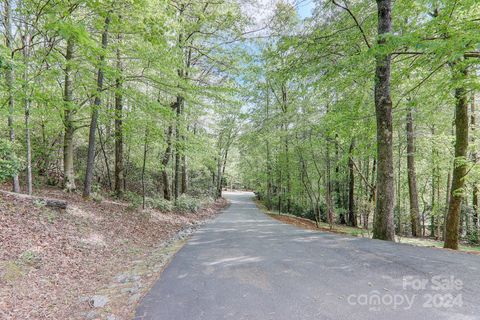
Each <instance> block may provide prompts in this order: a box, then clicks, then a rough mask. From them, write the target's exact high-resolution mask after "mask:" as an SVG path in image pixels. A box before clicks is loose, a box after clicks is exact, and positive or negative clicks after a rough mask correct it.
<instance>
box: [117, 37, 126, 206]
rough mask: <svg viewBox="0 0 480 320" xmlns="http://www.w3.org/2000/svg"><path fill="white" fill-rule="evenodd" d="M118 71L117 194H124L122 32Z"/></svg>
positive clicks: (119, 38)
mask: <svg viewBox="0 0 480 320" xmlns="http://www.w3.org/2000/svg"><path fill="white" fill-rule="evenodd" d="M117 40H118V43H117V45H118V48H117V72H118V74H119V75H118V77H117V79H116V80H115V194H116V195H117V197H121V196H122V194H123V191H124V190H123V179H124V172H123V171H124V164H123V92H122V91H123V64H122V56H121V52H120V44H121V43H122V41H123V36H122V34H121V33H119V34H118V36H117Z"/></svg>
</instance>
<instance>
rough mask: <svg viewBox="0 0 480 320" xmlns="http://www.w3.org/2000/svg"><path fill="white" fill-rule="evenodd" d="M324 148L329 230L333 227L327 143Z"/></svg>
mask: <svg viewBox="0 0 480 320" xmlns="http://www.w3.org/2000/svg"><path fill="white" fill-rule="evenodd" d="M326 143H327V146H326V157H325V164H326V171H327V172H326V173H327V174H326V175H325V182H326V183H325V189H326V191H325V204H326V207H327V219H328V224H329V225H330V229H331V228H332V227H333V222H334V221H333V215H334V214H333V208H332V182H331V175H330V148H329V144H330V143H329V142H328V141H327V142H326Z"/></svg>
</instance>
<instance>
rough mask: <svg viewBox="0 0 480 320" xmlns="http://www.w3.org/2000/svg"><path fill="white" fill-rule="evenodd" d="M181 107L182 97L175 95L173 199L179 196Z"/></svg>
mask: <svg viewBox="0 0 480 320" xmlns="http://www.w3.org/2000/svg"><path fill="white" fill-rule="evenodd" d="M182 107H183V98H182V97H180V96H178V97H177V104H176V108H177V110H176V112H177V114H176V124H175V142H176V143H175V178H174V196H175V200H177V199H178V197H179V196H180V183H181V182H180V175H181V172H180V162H181V155H182V150H181V149H182V148H181V133H180V125H181V121H182V119H181V116H182Z"/></svg>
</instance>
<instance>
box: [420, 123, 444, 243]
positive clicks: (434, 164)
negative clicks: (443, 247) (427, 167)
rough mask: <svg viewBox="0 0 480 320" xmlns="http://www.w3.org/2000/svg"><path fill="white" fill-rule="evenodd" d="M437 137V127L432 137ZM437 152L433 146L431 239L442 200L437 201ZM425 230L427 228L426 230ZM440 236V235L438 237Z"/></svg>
mask: <svg viewBox="0 0 480 320" xmlns="http://www.w3.org/2000/svg"><path fill="white" fill-rule="evenodd" d="M433 136H435V127H434V126H433V127H432V137H433ZM437 161H438V159H437V151H436V149H435V146H432V180H431V181H432V182H431V187H432V195H431V203H430V207H431V212H430V237H435V229H436V225H435V224H436V223H438V217H437V219H435V215H436V214H438V212H437V211H438V210H437V209H436V207H437V203H436V201H440V199H436V198H435V196H436V192H437V191H436V188H437V187H438V186H437V185H436V183H437V180H438V179H437V174H438V173H437V164H436V163H437ZM424 229H425V228H424ZM423 236H425V230H424V232H423ZM438 236H439V235H438Z"/></svg>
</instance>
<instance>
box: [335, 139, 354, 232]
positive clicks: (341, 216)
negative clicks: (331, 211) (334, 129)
mask: <svg viewBox="0 0 480 320" xmlns="http://www.w3.org/2000/svg"><path fill="white" fill-rule="evenodd" d="M350 159H351V158H349V163H350ZM339 162H340V160H339V150H338V135H337V134H335V206H336V207H337V208H342V207H343V208H344V206H342V195H341V192H340V166H339ZM349 214H350V212H349ZM339 220H340V224H346V223H347V221H346V220H345V214H344V213H343V210H340V213H339Z"/></svg>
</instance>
